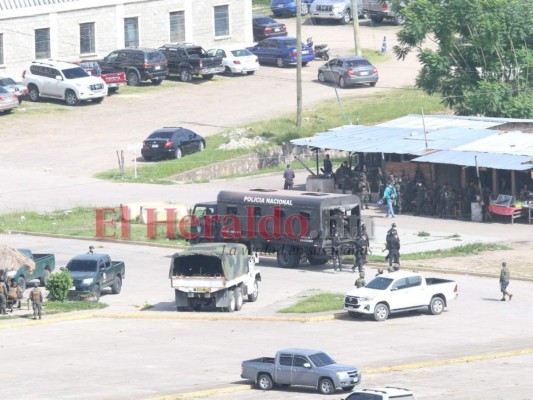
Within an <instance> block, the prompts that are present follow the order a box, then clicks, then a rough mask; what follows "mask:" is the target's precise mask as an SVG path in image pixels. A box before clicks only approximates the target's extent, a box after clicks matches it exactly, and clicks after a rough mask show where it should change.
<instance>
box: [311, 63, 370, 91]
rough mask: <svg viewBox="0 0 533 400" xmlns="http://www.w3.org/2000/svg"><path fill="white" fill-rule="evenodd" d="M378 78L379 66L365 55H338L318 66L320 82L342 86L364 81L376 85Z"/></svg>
mask: <svg viewBox="0 0 533 400" xmlns="http://www.w3.org/2000/svg"><path fill="white" fill-rule="evenodd" d="M378 79H379V74H378V70H377V68H376V67H374V66H373V65H372V64H371V63H370V61H368V60H367V59H366V58H364V57H338V58H334V59H332V60H330V61H328V62H327V63H325V64H324V65H322V66H321V67H319V68H318V80H319V81H320V82H334V83H336V84H338V85H339V86H340V87H342V88H344V87H348V86H354V85H358V84H362V83H368V84H369V85H370V86H376V83H377V82H378Z"/></svg>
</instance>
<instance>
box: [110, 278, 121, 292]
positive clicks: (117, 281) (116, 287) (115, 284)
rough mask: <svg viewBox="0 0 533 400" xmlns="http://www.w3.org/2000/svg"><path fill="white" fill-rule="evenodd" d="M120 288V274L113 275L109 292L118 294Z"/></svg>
mask: <svg viewBox="0 0 533 400" xmlns="http://www.w3.org/2000/svg"><path fill="white" fill-rule="evenodd" d="M121 289H122V278H121V277H120V276H115V281H114V282H113V286H111V293H113V294H119V293H120V290H121Z"/></svg>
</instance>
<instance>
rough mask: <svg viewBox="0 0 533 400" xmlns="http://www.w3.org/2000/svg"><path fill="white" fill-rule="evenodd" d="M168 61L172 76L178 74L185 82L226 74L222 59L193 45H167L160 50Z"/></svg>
mask: <svg viewBox="0 0 533 400" xmlns="http://www.w3.org/2000/svg"><path fill="white" fill-rule="evenodd" d="M158 50H159V51H160V52H162V53H163V54H164V55H165V57H166V59H167V60H168V69H169V71H170V73H171V74H178V75H179V76H180V79H181V80H182V81H183V82H191V81H192V77H193V76H199V75H202V78H203V79H206V80H209V79H212V78H213V76H215V74H220V73H222V72H224V66H223V65H222V58H221V57H211V56H210V55H209V54H207V52H206V51H205V50H204V49H203V48H202V47H201V46H197V45H194V44H192V43H176V44H165V45H164V46H161V47H160V48H159V49H158Z"/></svg>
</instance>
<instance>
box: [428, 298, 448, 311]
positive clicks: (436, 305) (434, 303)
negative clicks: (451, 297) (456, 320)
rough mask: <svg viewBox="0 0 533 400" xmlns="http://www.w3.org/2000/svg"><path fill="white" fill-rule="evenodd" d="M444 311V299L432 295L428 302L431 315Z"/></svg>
mask: <svg viewBox="0 0 533 400" xmlns="http://www.w3.org/2000/svg"><path fill="white" fill-rule="evenodd" d="M442 311H444V300H442V299H441V298H440V297H433V298H432V299H431V301H430V302H429V312H430V313H431V314H433V315H439V314H442Z"/></svg>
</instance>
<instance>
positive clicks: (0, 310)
mask: <svg viewBox="0 0 533 400" xmlns="http://www.w3.org/2000/svg"><path fill="white" fill-rule="evenodd" d="M6 303H7V286H6V283H5V278H4V277H3V276H2V277H1V278H0V314H7V312H6Z"/></svg>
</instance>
